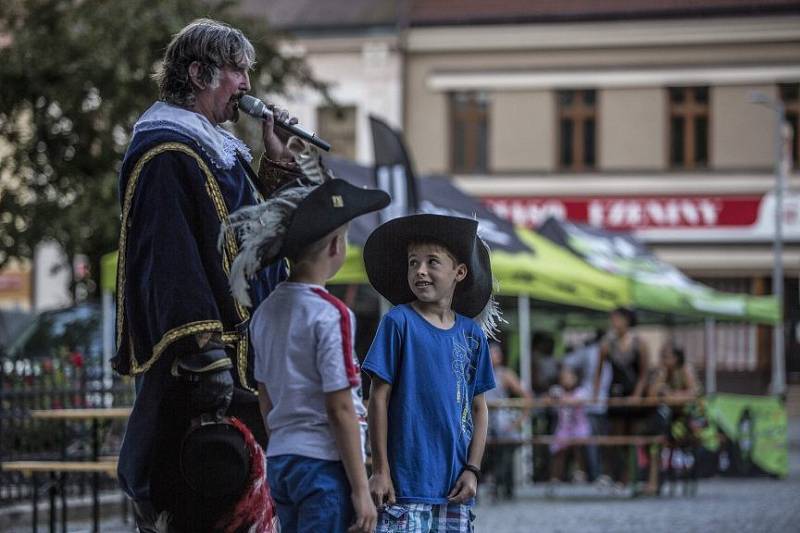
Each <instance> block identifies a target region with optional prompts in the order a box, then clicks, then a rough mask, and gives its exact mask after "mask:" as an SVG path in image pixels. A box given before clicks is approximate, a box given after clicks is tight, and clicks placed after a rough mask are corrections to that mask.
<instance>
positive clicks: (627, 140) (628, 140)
mask: <svg viewBox="0 0 800 533" xmlns="http://www.w3.org/2000/svg"><path fill="white" fill-rule="evenodd" d="M598 106H599V107H598V130H599V131H598V136H597V144H598V146H597V148H598V152H599V160H598V166H599V167H600V169H601V170H663V169H665V168H666V163H667V156H666V135H667V132H666V107H665V106H666V91H665V90H664V89H661V88H647V89H605V90H601V91H598Z"/></svg>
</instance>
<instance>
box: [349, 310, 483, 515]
mask: <svg viewBox="0 0 800 533" xmlns="http://www.w3.org/2000/svg"><path fill="white" fill-rule="evenodd" d="M362 368H363V369H364V370H366V371H367V372H369V373H370V374H372V375H374V376H377V377H379V378H380V379H382V380H384V381H386V382H388V383H391V385H392V393H391V396H390V398H389V425H388V438H387V453H388V460H389V467H390V468H391V473H392V482H393V483H394V489H395V493H396V497H397V501H398V502H399V503H429V504H434V505H436V504H441V503H447V494H448V493H449V492H450V490H451V489H452V487H453V485H454V484H455V482H456V480H457V479H458V476H459V475H460V474H461V471H462V469H463V467H464V465H465V464H466V463H467V458H468V452H469V445H470V442H471V441H472V428H473V426H472V399H473V398H474V397H475V396H476V395H478V394H482V393H484V392H486V391H487V390H489V389H492V388H494V386H495V384H494V373H493V371H492V362H491V359H490V358H489V348H488V343H487V341H486V336H485V335H484V334H483V332H482V331H481V329H480V327H479V326H478V324H476V323H475V321H473V320H471V319H469V318H467V317H464V316H462V315H459V314H456V319H455V324H454V325H453V327H451V328H450V329H447V330H445V329H440V328H437V327H436V326H434V325H433V324H431V323H430V322H428V321H427V320H425V319H424V318H423V317H422V316H421V315H420V314H419V313H417V311H415V310H414V308H413V307H411V306H410V305H409V304H403V305H398V306H397V307H395V308H394V309H392V310H391V311H390V312H389V313H387V314H386V316H384V317H383V320H382V321H381V324H380V327H379V328H378V332H377V334H376V335H375V340H374V341H373V342H372V346H371V347H370V349H369V353H368V354H367V357H366V360H365V361H364V364H363V365H362Z"/></svg>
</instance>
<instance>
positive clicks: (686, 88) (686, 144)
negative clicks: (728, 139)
mask: <svg viewBox="0 0 800 533" xmlns="http://www.w3.org/2000/svg"><path fill="white" fill-rule="evenodd" d="M676 89H679V90H682V91H683V93H684V102H683V103H682V104H681V105H686V104H685V102H686V99H687V97H688V96H689V95H691V99H692V104H697V102H695V101H694V90H696V89H706V90H707V91H708V95H707V98H706V102H705V111H704V112H702V113H698V112H696V110H694V109H690V111H691V112H690V113H686V112H685V111H684V112H682V113H678V112H676V110H675V107H674V106H673V103H672V96H671V92H672V91H673V90H676ZM712 89H713V86H711V85H678V86H676V85H673V86H668V87H666V88H665V91H666V99H665V102H666V117H667V120H666V127H667V134H666V137H665V143H666V151H665V156H666V159H667V168H668V169H670V170H673V171H680V170H686V171H698V170H700V171H704V170H709V169H711V167H712V164H711V162H712V161H713V158H712V143H711V141H712V138H711V136H712V131H713V127H712V118H713V114H712V105H711V99H712V94H713V90H712ZM676 117H680V118H682V119H683V121H684V124H683V129H684V137H683V162H682V163H680V164H678V163H675V162H673V160H672V133H673V130H672V119H673V118H676ZM697 117H703V118H705V119H706V161H705V164H702V163H698V162H696V161H695V157H694V156H695V142H694V141H695V137H696V133H697V128H696V126H694V124H696V121H695V119H696V118H697ZM690 122H691V124H692V126H691V127H690V126H689V123H690ZM688 131H690V132H691V135H687V132H688ZM689 155H691V156H692V157H691V158H690V157H689ZM687 162H688V164H687Z"/></svg>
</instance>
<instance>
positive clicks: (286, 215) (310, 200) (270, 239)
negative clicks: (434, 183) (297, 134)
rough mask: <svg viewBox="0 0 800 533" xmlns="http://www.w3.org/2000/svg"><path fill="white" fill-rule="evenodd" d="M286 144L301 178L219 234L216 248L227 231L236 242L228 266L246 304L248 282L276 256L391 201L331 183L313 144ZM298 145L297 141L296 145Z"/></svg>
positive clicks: (247, 210)
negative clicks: (231, 261)
mask: <svg viewBox="0 0 800 533" xmlns="http://www.w3.org/2000/svg"><path fill="white" fill-rule="evenodd" d="M293 141H296V138H294V137H293V138H292V139H290V141H289V143H288V146H289V148H290V149H292V148H293V147H295V149H294V150H293V152H294V155H295V159H296V160H297V162H298V164H299V165H300V167H301V168H302V170H303V173H304V175H305V176H304V178H303V179H299V180H296V181H295V182H292V183H289V184H287V185H286V186H284V187H282V188H281V189H279V190H278V191H276V192H275V193H274V194H273V195H272V196H271V197H270V198H268V199H267V200H266V201H264V202H262V203H260V204H258V205H255V206H252V207H246V208H243V209H240V210H238V211H236V212H235V213H233V214H232V215H231V216H230V217H228V220H227V221H226V223H225V224H224V225H223V227H222V230H221V232H220V243H219V244H220V247H222V246H223V245H224V244H225V239H226V238H228V236H229V232H231V231H232V232H233V234H234V235H235V236H236V237H238V240H239V242H240V243H241V246H240V251H239V253H238V254H237V256H236V258H235V259H234V261H233V264H232V265H231V271H230V276H229V279H230V285H231V292H232V293H233V295H234V297H235V298H236V299H237V300H238V301H239V302H241V303H242V304H243V305H248V306H249V305H250V296H249V294H248V291H247V289H248V284H247V279H248V278H251V277H252V276H254V275H255V273H256V272H258V271H259V270H261V269H262V268H264V267H266V266H268V265H270V264H271V263H273V262H274V261H275V260H276V259H278V258H280V257H292V256H293V255H295V254H297V253H298V252H300V251H301V250H302V249H303V248H305V247H306V246H308V245H310V244H312V243H313V242H315V241H318V240H319V239H321V238H323V237H324V236H325V235H327V234H329V233H330V232H332V231H333V230H335V229H336V228H338V227H340V226H343V225H344V224H346V223H348V222H350V221H351V220H353V219H354V218H356V217H359V216H361V215H364V214H366V213H369V212H371V211H377V210H379V209H383V208H384V207H386V206H387V205H389V202H390V201H391V198H390V197H389V195H388V194H386V193H385V192H383V191H381V190H378V189H366V188H364V189H362V188H360V187H356V186H355V185H351V184H350V183H348V182H346V181H344V180H341V179H336V178H333V177H332V175H331V174H329V173H328V172H326V171H324V170H323V169H322V167H321V166H320V164H319V156H318V155H317V154H316V149H315V148H314V147H313V146H311V145H305V144H302V143H300V145H301V147H302V148H300V147H298V145H297V142H293ZM298 142H299V141H298Z"/></svg>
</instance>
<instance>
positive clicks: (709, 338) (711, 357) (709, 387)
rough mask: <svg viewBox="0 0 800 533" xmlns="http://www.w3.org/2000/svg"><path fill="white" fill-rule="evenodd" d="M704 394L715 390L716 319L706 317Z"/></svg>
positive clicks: (712, 392)
mask: <svg viewBox="0 0 800 533" xmlns="http://www.w3.org/2000/svg"><path fill="white" fill-rule="evenodd" d="M705 340H706V394H714V393H716V392H717V321H716V320H714V319H713V318H706V330H705Z"/></svg>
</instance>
